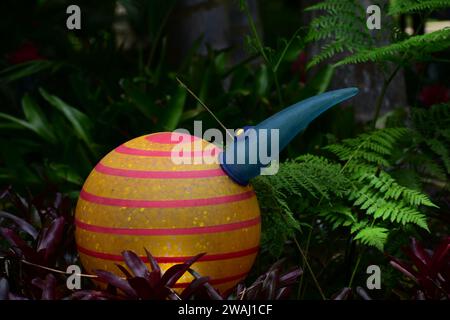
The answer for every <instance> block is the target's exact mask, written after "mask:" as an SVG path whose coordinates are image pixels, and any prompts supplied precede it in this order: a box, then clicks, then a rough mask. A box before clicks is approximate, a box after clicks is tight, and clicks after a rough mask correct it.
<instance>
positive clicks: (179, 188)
mask: <svg viewBox="0 0 450 320" xmlns="http://www.w3.org/2000/svg"><path fill="white" fill-rule="evenodd" d="M173 137H174V134H172V133H155V134H150V135H146V136H142V137H139V138H136V139H133V140H131V141H128V142H126V143H125V144H123V145H121V146H119V147H118V148H116V149H115V150H113V151H111V152H110V153H109V154H108V155H106V156H105V157H104V158H103V159H102V160H101V161H100V162H99V163H98V164H97V166H96V167H95V168H94V170H93V171H92V172H91V173H90V175H89V177H88V178H87V180H86V181H85V183H84V185H83V189H82V191H81V193H80V197H79V200H78V203H77V208H76V214H75V218H76V219H75V221H76V242H77V246H78V251H79V253H80V259H81V262H82V264H83V266H84V267H85V269H86V270H87V271H88V272H93V270H95V269H103V270H107V271H111V272H114V273H116V274H119V275H121V276H123V274H122V273H121V271H120V270H119V269H118V268H117V266H116V265H115V264H122V265H124V266H125V264H124V262H123V259H122V256H121V253H122V252H123V251H124V250H132V251H134V252H136V253H137V254H138V255H139V256H141V257H142V259H143V260H144V261H146V258H145V256H146V255H145V250H144V248H146V249H147V250H148V251H149V252H150V253H151V254H152V255H153V256H154V257H155V258H156V260H157V261H158V262H159V264H160V266H161V268H162V269H163V271H164V270H167V269H168V268H169V267H170V266H172V265H173V264H176V263H181V262H184V261H186V260H187V259H189V258H190V257H192V256H195V255H197V254H199V253H202V252H206V255H204V256H203V257H202V258H201V259H200V260H199V261H197V262H196V263H195V264H194V265H193V269H194V270H196V271H197V272H199V273H200V274H201V275H204V276H209V277H210V279H211V280H210V283H211V284H212V285H213V286H214V287H216V288H217V289H219V291H221V292H224V291H226V290H228V289H230V288H232V287H233V286H234V285H236V284H237V283H238V282H239V281H241V280H243V279H244V278H245V276H246V274H247V273H248V272H249V270H250V268H251V267H252V264H253V262H254V260H255V257H256V254H257V251H258V247H259V241H260V232H261V225H260V211H259V206H258V202H257V199H256V196H255V194H254V191H253V189H252V187H251V186H240V185H238V184H237V183H235V182H234V181H233V180H231V178H229V177H228V176H227V175H226V174H225V172H224V171H223V170H222V169H221V167H220V165H219V164H218V163H217V161H213V160H215V159H217V156H218V153H219V152H220V150H219V149H218V148H216V147H215V146H213V145H212V144H210V143H208V142H207V141H205V140H201V139H200V138H197V137H194V136H189V135H181V134H179V139H178V141H172V140H173V139H174V138H173ZM175 140H176V139H175ZM180 142H182V143H183V144H184V145H181V146H183V152H182V153H178V152H176V151H174V150H175V149H174V147H180ZM199 145H200V146H202V148H201V149H202V150H203V151H202V150H200V151H198V146H199ZM205 150H209V151H205ZM174 160H175V161H174ZM180 160H183V162H184V163H183V164H180V163H179V162H180ZM189 162H190V163H189ZM191 280H192V276H191V275H190V274H186V275H185V276H183V277H182V278H181V279H180V280H179V281H178V282H177V283H176V284H175V287H176V288H180V289H181V288H183V287H186V286H187V285H188V283H189V282H190V281H191Z"/></svg>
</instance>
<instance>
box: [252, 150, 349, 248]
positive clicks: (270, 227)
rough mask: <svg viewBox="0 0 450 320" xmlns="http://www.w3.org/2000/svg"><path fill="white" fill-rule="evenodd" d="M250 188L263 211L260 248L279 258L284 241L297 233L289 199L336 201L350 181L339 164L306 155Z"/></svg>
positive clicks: (283, 166)
mask: <svg viewBox="0 0 450 320" xmlns="http://www.w3.org/2000/svg"><path fill="white" fill-rule="evenodd" d="M252 184H253V186H254V188H255V191H256V194H257V196H258V199H259V204H260V207H261V211H262V219H263V226H264V232H263V239H262V243H263V246H264V247H265V248H267V249H268V250H269V251H270V252H271V253H272V254H273V255H275V256H278V255H279V254H280V253H281V250H282V248H283V246H284V244H285V242H286V240H287V239H288V238H290V237H291V236H292V235H293V234H294V233H295V231H297V230H300V224H299V222H298V220H296V218H297V217H296V214H295V213H294V212H293V211H292V209H291V207H290V205H289V204H288V198H289V197H291V196H293V195H294V196H297V197H299V198H301V199H308V198H312V199H315V201H316V202H318V201H320V200H319V199H328V200H330V199H331V198H332V197H333V198H334V199H336V198H339V197H343V195H344V194H345V193H346V192H347V189H348V185H349V181H348V179H347V178H346V177H345V176H344V175H343V174H342V173H341V166H340V165H339V164H336V163H332V162H331V161H329V160H327V159H325V158H322V157H317V156H313V155H305V156H301V157H299V158H297V159H295V161H288V162H286V163H283V164H281V166H280V169H279V171H278V173H277V174H276V175H273V176H260V177H258V178H256V179H255V180H254V181H253V182H252Z"/></svg>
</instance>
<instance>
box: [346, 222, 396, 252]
mask: <svg viewBox="0 0 450 320" xmlns="http://www.w3.org/2000/svg"><path fill="white" fill-rule="evenodd" d="M388 232H389V230H388V229H386V228H382V227H365V228H363V229H361V230H360V231H358V232H357V233H356V235H355V238H354V239H355V240H360V241H361V243H362V244H365V245H368V246H373V247H375V248H377V249H379V250H380V251H383V248H384V244H385V243H386V240H387V237H388Z"/></svg>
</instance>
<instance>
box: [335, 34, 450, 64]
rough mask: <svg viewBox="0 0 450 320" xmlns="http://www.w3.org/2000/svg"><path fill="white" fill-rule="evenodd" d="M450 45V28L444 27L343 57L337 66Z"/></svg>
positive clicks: (423, 53)
mask: <svg viewBox="0 0 450 320" xmlns="http://www.w3.org/2000/svg"><path fill="white" fill-rule="evenodd" d="M448 47H450V28H444V29H442V30H437V31H434V32H431V33H428V34H425V35H418V36H412V37H410V38H408V39H406V40H403V41H401V42H397V43H393V44H390V45H387V46H384V47H379V48H371V49H370V50H369V49H366V50H362V51H360V52H358V53H356V54H353V55H351V56H349V57H346V58H344V59H342V60H341V61H339V62H337V63H336V64H335V66H336V67H337V66H341V65H345V64H356V63H364V62H381V61H395V60H396V59H398V58H399V57H401V56H402V55H404V54H408V53H410V54H413V55H415V56H418V55H425V54H430V53H434V52H438V51H442V50H444V49H446V48H448Z"/></svg>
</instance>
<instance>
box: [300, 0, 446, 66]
mask: <svg viewBox="0 0 450 320" xmlns="http://www.w3.org/2000/svg"><path fill="white" fill-rule="evenodd" d="M449 7H450V3H449V2H448V1H444V0H440V1H439V0H437V1H433V0H431V1H429V0H398V1H392V2H391V4H390V7H389V14H391V15H394V14H405V13H411V12H416V13H417V12H420V13H427V12H429V11H432V10H438V9H445V8H449ZM309 10H320V11H323V12H324V14H322V15H320V16H318V17H317V18H315V19H313V21H312V23H311V26H310V31H309V35H308V39H309V41H318V40H322V41H325V44H324V46H323V47H322V51H321V52H320V54H319V55H317V56H316V57H314V58H313V59H312V60H311V62H310V63H309V66H314V65H317V64H318V63H320V62H322V61H323V60H326V59H328V58H331V57H333V56H335V55H337V54H338V53H343V52H350V53H351V55H349V56H347V57H345V58H343V59H341V60H340V61H339V62H338V63H336V66H341V65H344V64H355V63H364V62H369V61H370V62H388V61H389V62H390V61H394V62H398V63H404V62H405V61H409V60H412V59H420V58H422V57H424V56H427V55H429V54H431V53H434V52H439V51H442V50H443V49H446V48H448V47H449V46H450V29H448V28H446V29H442V30H438V31H435V32H432V33H429V34H425V35H413V36H408V35H406V34H403V35H402V36H401V37H399V36H398V35H396V34H395V33H396V32H397V33H398V30H397V29H396V28H393V29H392V33H393V34H392V37H391V38H392V42H391V43H390V44H387V45H385V46H375V45H374V43H375V42H374V37H373V36H372V35H371V34H370V32H369V31H368V29H367V27H366V13H365V11H364V9H363V8H362V6H361V4H360V2H359V1H356V0H325V1H322V2H319V3H318V4H315V5H313V6H312V7H310V8H309Z"/></svg>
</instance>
